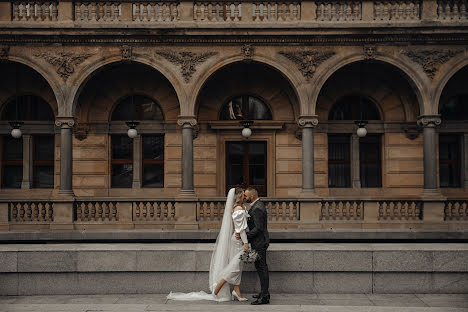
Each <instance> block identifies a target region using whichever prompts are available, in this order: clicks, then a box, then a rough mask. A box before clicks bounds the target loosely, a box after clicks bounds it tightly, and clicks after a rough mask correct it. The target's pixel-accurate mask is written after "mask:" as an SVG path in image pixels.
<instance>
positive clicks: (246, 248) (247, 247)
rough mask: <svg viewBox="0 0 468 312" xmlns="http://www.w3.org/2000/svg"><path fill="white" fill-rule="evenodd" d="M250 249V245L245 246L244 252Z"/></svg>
mask: <svg viewBox="0 0 468 312" xmlns="http://www.w3.org/2000/svg"><path fill="white" fill-rule="evenodd" d="M248 249H249V243H245V244H244V251H247V250H248Z"/></svg>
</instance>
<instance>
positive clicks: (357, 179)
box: [351, 133, 361, 188]
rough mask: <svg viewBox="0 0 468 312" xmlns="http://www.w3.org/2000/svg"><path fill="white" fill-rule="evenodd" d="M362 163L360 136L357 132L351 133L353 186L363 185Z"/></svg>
mask: <svg viewBox="0 0 468 312" xmlns="http://www.w3.org/2000/svg"><path fill="white" fill-rule="evenodd" d="M360 167H361V163H360V162H359V137H358V135H357V134H356V133H353V134H352V135H351V186H352V187H353V188H360V187H361V168H360Z"/></svg>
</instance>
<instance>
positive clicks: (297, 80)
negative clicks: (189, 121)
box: [186, 55, 306, 120]
mask: <svg viewBox="0 0 468 312" xmlns="http://www.w3.org/2000/svg"><path fill="white" fill-rule="evenodd" d="M246 61H249V62H255V63H258V64H262V65H265V66H268V67H270V68H272V69H274V70H275V71H277V72H278V73H279V74H280V75H281V76H282V77H283V78H284V79H286V81H287V82H288V83H289V85H290V86H291V89H292V90H293V91H294V93H295V96H296V99H297V102H298V107H295V106H293V107H292V109H293V113H294V117H295V119H296V120H297V119H298V118H299V116H300V115H302V111H303V110H302V106H303V105H304V104H303V103H306V92H305V88H304V85H303V79H301V77H298V75H296V74H294V73H293V72H292V71H291V70H289V69H288V68H287V67H285V66H283V64H281V63H279V62H278V61H277V60H273V59H270V58H268V57H266V56H261V55H255V56H252V57H251V58H250V59H248V60H246V59H245V57H243V56H240V55H236V56H229V57H226V58H223V59H220V60H218V62H217V63H216V64H214V65H213V66H211V67H210V68H209V69H208V70H206V71H205V72H203V73H202V74H201V75H200V77H199V79H198V80H197V82H196V84H195V85H194V86H193V88H192V92H190V94H191V95H190V96H191V97H190V98H189V102H188V103H189V108H188V110H187V112H186V113H187V115H190V116H196V115H197V111H198V103H197V100H198V97H199V95H200V91H201V90H202V89H203V87H204V86H205V85H206V83H207V82H208V81H209V79H210V78H211V77H212V76H213V75H215V74H216V73H217V72H218V71H220V70H221V69H222V68H224V67H226V66H228V65H231V64H234V63H243V62H246Z"/></svg>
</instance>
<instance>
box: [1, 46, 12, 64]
mask: <svg viewBox="0 0 468 312" xmlns="http://www.w3.org/2000/svg"><path fill="white" fill-rule="evenodd" d="M9 54H10V47H8V46H5V47H0V61H6V60H8V55H9Z"/></svg>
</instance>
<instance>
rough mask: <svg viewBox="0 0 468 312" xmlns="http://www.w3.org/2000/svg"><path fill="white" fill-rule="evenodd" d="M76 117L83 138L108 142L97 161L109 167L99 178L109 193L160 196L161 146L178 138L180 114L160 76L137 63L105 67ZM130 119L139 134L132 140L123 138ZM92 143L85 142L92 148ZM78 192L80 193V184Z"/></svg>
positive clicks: (88, 89) (89, 83)
mask: <svg viewBox="0 0 468 312" xmlns="http://www.w3.org/2000/svg"><path fill="white" fill-rule="evenodd" d="M76 114H77V118H78V122H79V123H80V121H81V125H82V127H86V130H87V136H88V137H87V138H86V140H87V139H88V138H90V139H91V138H92V139H97V138H99V139H101V140H103V141H104V142H106V145H105V148H107V149H108V151H106V152H105V153H102V156H101V158H102V159H100V160H99V161H101V162H106V163H108V164H109V165H108V168H107V170H106V171H105V172H103V173H102V174H101V177H102V179H104V180H105V189H107V190H109V191H108V192H109V194H115V196H122V195H123V196H125V194H128V195H130V194H135V192H140V193H141V194H145V192H147V191H148V189H149V188H152V189H155V191H156V192H160V193H161V195H162V194H163V193H162V192H164V189H165V182H164V181H166V180H167V179H166V178H165V174H166V173H165V170H164V168H165V166H164V164H165V163H164V162H165V158H166V153H165V142H167V140H169V141H171V137H172V136H174V138H173V139H172V140H173V141H174V140H176V132H175V131H174V130H175V129H176V121H177V118H178V115H179V114H180V109H179V102H178V97H177V94H176V91H175V89H174V88H173V86H172V85H171V83H170V82H169V81H168V80H167V78H165V76H164V75H163V74H161V73H160V72H158V71H157V70H155V69H154V68H152V67H150V66H148V65H144V64H141V63H136V62H132V63H120V62H119V63H112V64H109V65H106V66H104V67H103V68H101V69H99V70H98V71H97V72H95V73H94V74H93V75H92V76H91V77H90V78H89V79H88V80H87V82H86V84H85V85H84V86H83V88H82V90H81V93H80V95H79V97H78V101H77V110H76ZM130 121H131V122H136V123H137V126H136V130H137V133H138V134H137V136H136V137H135V138H133V139H132V138H130V137H129V136H128V134H127V131H128V129H129V126H128V125H127V122H130ZM102 129H105V130H102ZM92 139H91V140H90V141H89V143H88V144H90V145H92V144H93V141H92ZM85 142H86V141H85ZM85 145H86V144H83V146H85ZM76 148H77V149H80V148H81V146H79V147H76ZM83 149H85V147H83ZM107 155H109V156H107ZM173 157H176V156H173ZM77 161H79V160H77ZM173 161H174V160H173ZM86 187H88V186H87V185H85V186H82V188H86ZM89 187H90V188H96V186H92V185H91V186H89ZM101 188H102V186H101ZM174 188H175V187H174ZM77 189H78V192H79V186H78V187H77ZM157 189H159V190H157Z"/></svg>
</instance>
